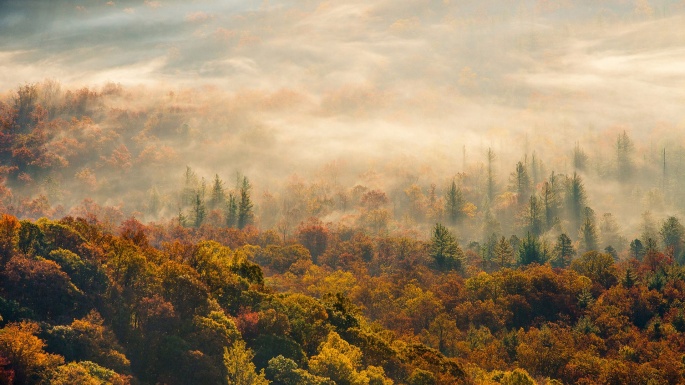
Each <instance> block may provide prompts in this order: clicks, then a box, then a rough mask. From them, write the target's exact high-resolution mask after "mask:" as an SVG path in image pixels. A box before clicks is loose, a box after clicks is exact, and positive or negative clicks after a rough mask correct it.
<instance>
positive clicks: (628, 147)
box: [616, 131, 633, 182]
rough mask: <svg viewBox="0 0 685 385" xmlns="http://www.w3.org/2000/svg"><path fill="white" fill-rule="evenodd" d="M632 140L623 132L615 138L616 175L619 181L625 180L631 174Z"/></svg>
mask: <svg viewBox="0 0 685 385" xmlns="http://www.w3.org/2000/svg"><path fill="white" fill-rule="evenodd" d="M632 153H633V142H632V141H631V140H630V137H628V134H627V133H626V132H625V131H623V133H621V134H619V135H618V139H617V140H616V163H617V169H616V176H617V177H618V180H619V181H622V182H625V181H627V180H628V179H629V178H630V177H631V176H632V174H633V159H632Z"/></svg>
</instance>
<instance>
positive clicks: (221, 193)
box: [209, 174, 226, 210]
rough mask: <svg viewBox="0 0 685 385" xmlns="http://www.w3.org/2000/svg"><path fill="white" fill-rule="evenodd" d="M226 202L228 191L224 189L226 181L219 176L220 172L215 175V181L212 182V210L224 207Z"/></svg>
mask: <svg viewBox="0 0 685 385" xmlns="http://www.w3.org/2000/svg"><path fill="white" fill-rule="evenodd" d="M225 204H226V191H225V189H224V182H223V181H222V180H221V178H219V174H216V175H214V183H213V184H212V195H211V197H210V200H209V208H210V210H216V209H218V208H222V207H224V205H225Z"/></svg>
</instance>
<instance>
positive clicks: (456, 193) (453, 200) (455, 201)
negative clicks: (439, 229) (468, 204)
mask: <svg viewBox="0 0 685 385" xmlns="http://www.w3.org/2000/svg"><path fill="white" fill-rule="evenodd" d="M464 203H465V202H464V195H463V194H462V192H461V188H460V187H457V183H456V182H455V181H454V180H453V181H452V184H451V185H450V188H449V190H447V196H446V199H445V209H446V211H447V219H449V221H450V224H452V225H455V224H457V223H459V222H460V221H461V219H463V217H464V213H463V211H462V210H463V208H464Z"/></svg>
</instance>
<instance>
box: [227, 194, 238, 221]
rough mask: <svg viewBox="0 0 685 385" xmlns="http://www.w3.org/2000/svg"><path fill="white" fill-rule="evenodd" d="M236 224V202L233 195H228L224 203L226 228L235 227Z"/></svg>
mask: <svg viewBox="0 0 685 385" xmlns="http://www.w3.org/2000/svg"><path fill="white" fill-rule="evenodd" d="M237 224H238V200H237V199H236V196H235V195H233V193H230V194H228V202H227V203H226V226H228V227H236V225H237Z"/></svg>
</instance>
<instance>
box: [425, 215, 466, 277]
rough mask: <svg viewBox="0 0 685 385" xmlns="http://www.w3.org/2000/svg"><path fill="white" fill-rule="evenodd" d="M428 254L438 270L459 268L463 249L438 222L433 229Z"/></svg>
mask: <svg viewBox="0 0 685 385" xmlns="http://www.w3.org/2000/svg"><path fill="white" fill-rule="evenodd" d="M430 256H431V257H432V258H433V260H434V261H435V264H436V266H437V267H438V269H440V270H449V269H461V263H462V260H463V251H462V250H461V248H460V247H459V243H458V242H457V240H456V238H454V236H453V235H452V234H450V232H449V230H447V228H446V227H445V226H443V225H442V224H440V223H436V224H435V228H434V229H433V238H432V241H431V245H430Z"/></svg>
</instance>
